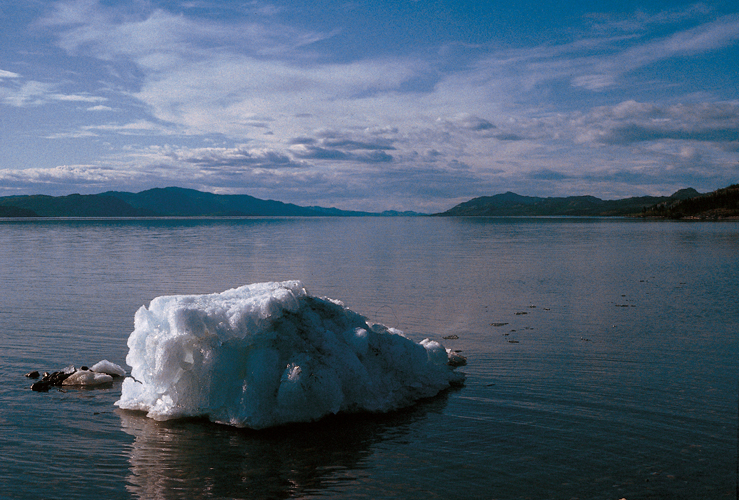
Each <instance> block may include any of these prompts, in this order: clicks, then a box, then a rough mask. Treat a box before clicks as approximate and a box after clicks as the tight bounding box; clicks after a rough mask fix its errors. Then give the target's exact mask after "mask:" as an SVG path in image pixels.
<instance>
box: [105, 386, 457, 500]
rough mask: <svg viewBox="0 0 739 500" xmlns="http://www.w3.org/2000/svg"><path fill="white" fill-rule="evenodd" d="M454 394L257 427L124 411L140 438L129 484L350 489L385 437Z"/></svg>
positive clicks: (253, 492) (152, 489) (278, 491)
mask: <svg viewBox="0 0 739 500" xmlns="http://www.w3.org/2000/svg"><path fill="white" fill-rule="evenodd" d="M447 399H448V392H445V393H442V394H440V395H439V396H437V397H436V398H433V399H429V400H424V401H421V402H419V403H418V404H416V405H415V406H413V407H412V408H409V409H405V410H401V411H398V412H394V413H391V414H385V415H371V414H362V415H350V416H339V417H330V418H326V419H324V420H322V421H320V422H316V423H312V424H296V425H291V426H284V427H280V428H275V429H267V430H262V431H253V430H248V429H236V428H231V427H228V426H224V425H217V424H213V423H210V422H208V421H205V420H195V419H182V420H174V421H168V422H157V421H155V420H152V419H150V418H147V417H146V416H145V414H144V413H142V412H131V411H125V410H118V411H117V413H118V415H119V416H120V418H121V427H122V429H123V431H124V432H126V433H128V434H130V435H132V436H134V438H135V439H134V442H133V444H132V449H131V453H130V459H129V462H130V475H129V476H128V485H127V489H128V490H129V492H130V493H131V494H132V495H134V496H135V497H138V498H159V499H174V498H220V497H227V498H250V499H258V498H294V497H301V496H305V495H308V494H315V493H317V492H320V491H325V490H334V491H342V490H344V491H345V488H348V487H353V486H355V485H356V483H357V482H358V481H359V480H360V479H361V476H363V472H362V470H363V469H364V466H363V462H364V461H365V459H366V458H367V457H369V456H370V455H371V454H372V452H373V447H374V445H376V444H377V443H379V442H382V441H387V440H397V439H401V440H402V439H404V436H406V438H407V434H408V432H409V430H410V429H411V427H412V426H414V425H417V424H418V423H419V422H420V421H422V420H424V419H425V418H426V417H427V415H428V414H429V413H438V414H440V413H442V412H443V411H444V408H445V407H446V404H447Z"/></svg>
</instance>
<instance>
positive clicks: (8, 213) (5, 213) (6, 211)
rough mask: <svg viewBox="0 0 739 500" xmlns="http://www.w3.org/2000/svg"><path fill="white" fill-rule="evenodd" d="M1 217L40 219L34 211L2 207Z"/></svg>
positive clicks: (0, 210) (0, 207) (0, 208)
mask: <svg viewBox="0 0 739 500" xmlns="http://www.w3.org/2000/svg"><path fill="white" fill-rule="evenodd" d="M0 217H38V214H37V213H36V212H34V211H33V210H28V209H26V208H19V207H6V206H2V205H0Z"/></svg>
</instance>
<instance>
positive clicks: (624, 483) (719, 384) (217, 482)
mask: <svg viewBox="0 0 739 500" xmlns="http://www.w3.org/2000/svg"><path fill="white" fill-rule="evenodd" d="M286 279H300V280H302V281H303V282H304V283H305V284H306V286H307V287H308V289H309V290H310V291H311V293H312V294H314V295H320V296H323V295H325V296H329V297H332V298H337V299H341V300H343V301H344V302H345V303H346V305H347V306H348V307H350V308H351V309H353V310H355V311H357V312H360V313H362V314H364V315H366V316H368V317H369V318H371V319H372V320H375V321H379V322H382V323H385V324H387V325H389V326H393V327H397V328H400V329H402V330H404V331H405V332H406V334H407V335H408V336H409V337H411V338H413V339H415V340H422V339H423V338H425V337H431V338H434V339H437V340H441V341H442V342H443V343H444V344H445V345H446V346H447V347H452V348H454V349H461V350H462V351H463V352H464V354H465V355H466V356H467V357H468V361H469V364H468V365H467V366H466V367H464V368H463V371H465V372H466V373H467V375H468V379H467V383H466V385H465V386H464V387H463V388H461V389H455V390H451V391H448V392H446V393H444V394H442V395H441V396H439V397H437V398H434V399H431V400H428V401H423V402H421V403H419V404H418V405H416V406H414V407H412V408H409V409H407V410H405V411H401V412H397V413H393V414H389V415H360V416H354V417H344V418H338V417H337V418H331V419H328V420H326V421H322V422H319V423H317V424H311V425H300V426H290V427H286V428H279V429H272V430H267V431H259V432H256V431H249V430H238V429H232V428H229V427H225V426H219V425H215V424H210V423H208V422H202V421H197V420H195V421H193V420H190V421H176V422H169V423H157V422H154V421H152V420H149V419H147V418H146V417H144V416H142V415H141V414H139V413H129V412H122V411H120V410H118V409H117V408H115V407H114V406H113V403H114V402H115V401H116V400H117V399H118V396H119V395H120V386H119V385H114V386H113V387H112V388H107V389H98V390H74V389H70V390H67V391H66V392H61V391H56V390H52V391H50V392H49V393H35V392H33V391H31V390H30V389H29V386H30V382H29V380H28V379H26V378H25V377H24V376H23V374H24V373H26V372H28V371H30V370H32V369H38V370H41V371H44V370H48V371H52V370H57V369H60V368H62V367H64V366H66V365H69V364H74V365H77V366H79V365H83V364H87V365H91V364H93V363H95V362H97V361H99V360H101V359H109V360H110V361H113V362H115V363H118V364H120V365H123V366H125V356H126V353H127V347H126V340H127V338H128V335H129V333H130V332H131V331H132V329H133V316H134V313H135V311H136V309H137V308H138V307H140V306H141V305H143V304H147V305H148V303H149V301H150V300H151V299H153V298H154V297H156V296H158V295H167V294H183V293H188V294H189V293H210V292H219V291H223V290H225V289H228V288H233V287H236V286H239V285H242V284H246V283H252V282H259V281H275V280H286ZM737 296H739V223H737V222H726V223H670V222H643V221H626V220H583V219H464V218H463V219H438V218H392V219H385V218H382V219H378V218H366V219H365V218H359V219H354V218H352V219H333V218H319V219H237V220H155V221H152V220H138V221H75V220H61V221H60V220H56V221H43V222H39V221H36V222H29V221H15V222H13V221H7V222H2V223H0V299H1V300H0V377H1V378H2V380H3V384H2V385H0V464H2V465H0V498H3V499H5V498H13V499H16V498H17V499H42V498H49V499H56V498H64V499H76V498H107V499H117V498H163V499H169V498H188V499H192V498H324V497H331V498H419V499H421V498H423V499H428V498H439V499H454V498H459V499H467V498H488V499H520V498H531V499H570V498H581V499H614V500H616V499H620V498H627V499H629V500H632V499H696V498H710V499H720V498H735V495H736V491H737V462H736V460H737V436H738V434H737V430H738V425H737V405H738V402H737V393H738V388H737V380H738V377H739V370H738V369H737V368H738V366H737V365H739V357H738V354H739V300H737ZM502 323H505V324H502ZM501 324H502V325H501ZM450 335H456V336H457V337H458V338H456V339H450V340H442V337H444V336H450Z"/></svg>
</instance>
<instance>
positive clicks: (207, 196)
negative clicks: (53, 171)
mask: <svg viewBox="0 0 739 500" xmlns="http://www.w3.org/2000/svg"><path fill="white" fill-rule="evenodd" d="M366 215H399V213H397V212H383V213H381V214H375V213H370V212H356V211H349V210H339V209H337V208H323V207H301V206H298V205H293V204H291V203H282V202H279V201H272V200H261V199H259V198H255V197H253V196H248V195H243V194H235V195H224V194H212V193H204V192H201V191H196V190H194V189H184V188H179V187H167V188H155V189H149V190H147V191H142V192H140V193H128V192H123V191H107V192H105V193H100V194H89V195H81V194H71V195H68V196H46V195H31V196H6V197H2V198H0V216H3V217H24V216H26V217H28V216H30V217H228V216H234V217H240V216H241V217H243V216H299V217H310V216H366ZM405 215H411V213H408V214H405Z"/></svg>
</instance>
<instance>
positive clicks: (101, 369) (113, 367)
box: [90, 359, 126, 377]
mask: <svg viewBox="0 0 739 500" xmlns="http://www.w3.org/2000/svg"><path fill="white" fill-rule="evenodd" d="M90 371H93V372H97V373H107V374H108V375H113V376H114V377H123V376H125V375H126V370H124V369H123V368H122V367H121V366H119V365H117V364H115V363H111V362H110V361H108V360H107V359H104V360H102V361H98V362H97V363H95V364H94V365H92V367H91V368H90Z"/></svg>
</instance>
